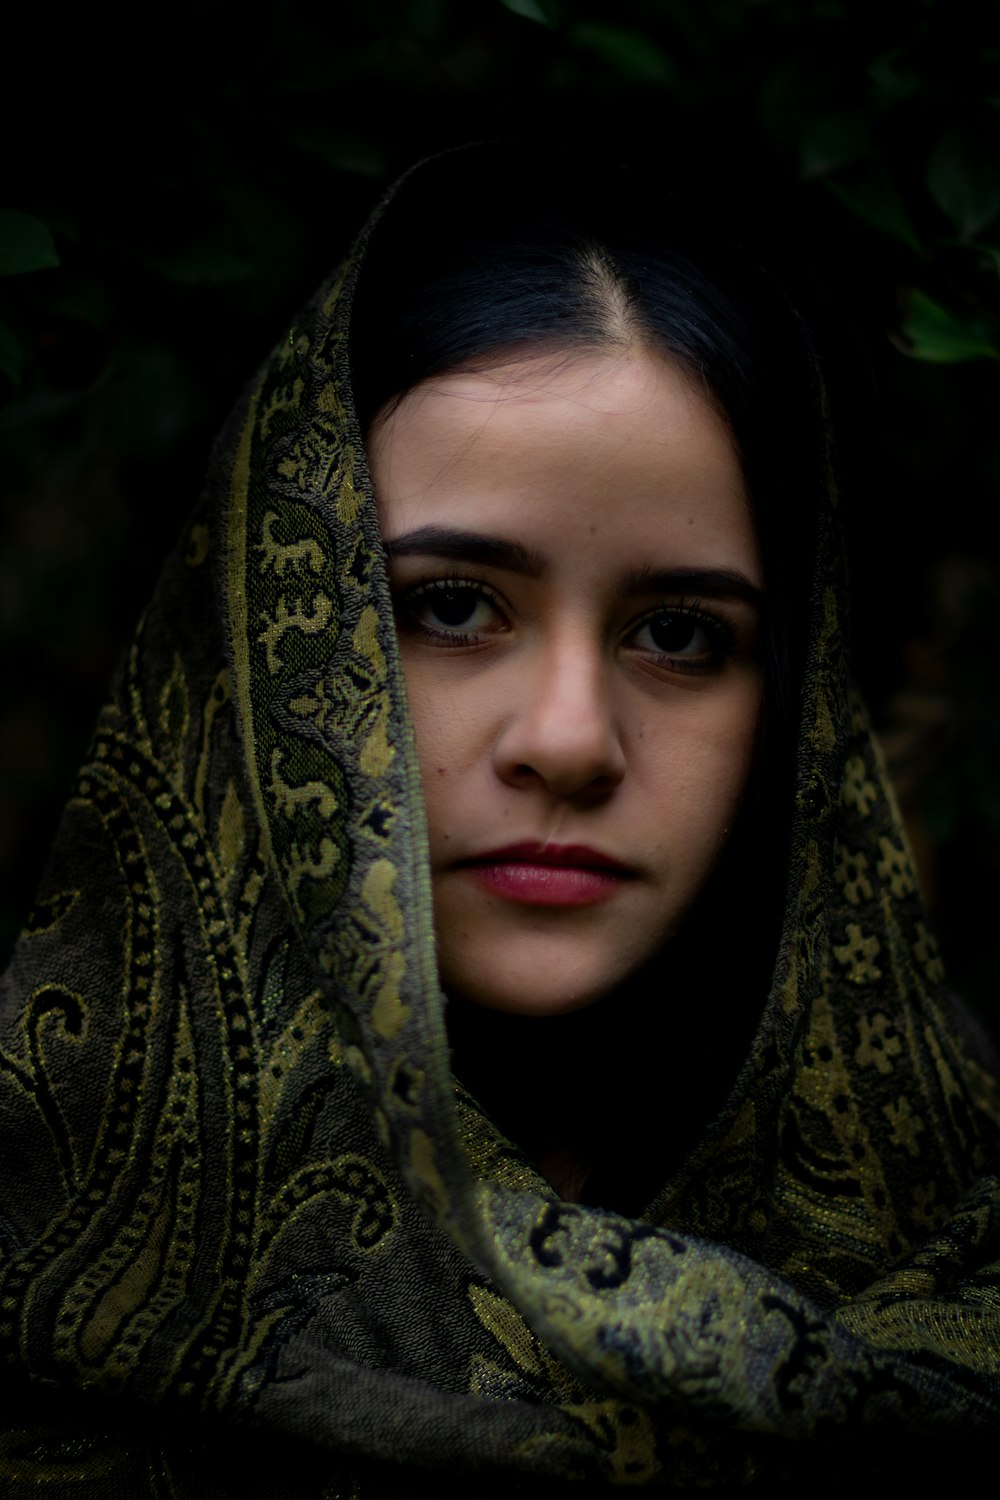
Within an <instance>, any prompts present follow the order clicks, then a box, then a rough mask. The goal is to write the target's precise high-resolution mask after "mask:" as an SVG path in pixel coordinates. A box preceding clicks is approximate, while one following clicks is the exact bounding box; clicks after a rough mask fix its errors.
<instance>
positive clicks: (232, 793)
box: [0, 148, 1000, 1496]
mask: <svg viewBox="0 0 1000 1500" xmlns="http://www.w3.org/2000/svg"><path fill="white" fill-rule="evenodd" d="M581 175H582V176H583V177H584V181H583V182H582V183H581V182H579V181H576V182H575V181H574V180H573V175H572V173H569V172H568V171H566V170H565V169H564V168H562V167H561V168H560V170H559V173H558V174H554V173H553V172H552V170H551V169H546V168H545V167H544V166H543V167H537V166H532V165H531V164H530V163H528V162H525V161H524V160H522V159H520V157H519V155H518V153H516V152H512V153H505V152H501V151H493V150H492V149H490V148H478V149H477V150H476V151H474V152H471V153H468V154H457V155H455V156H453V157H449V158H444V159H441V160H440V161H438V162H436V163H431V164H428V165H426V166H424V167H423V168H421V169H420V170H419V171H418V172H416V173H415V174H412V175H411V177H410V178H408V179H407V180H405V181H404V183H403V185H402V186H401V187H400V188H399V189H397V192H396V195H395V197H394V198H393V199H392V200H391V201H390V203H389V205H388V207H387V208H386V209H385V210H384V212H383V215H382V217H381V218H380V219H378V220H377V221H376V224H375V226H374V228H373V229H372V230H370V231H369V234H368V235H367V236H366V237H364V238H363V240H362V243H361V247H360V249H359V251H358V255H357V256H356V257H355V259H354V260H353V261H352V262H351V263H350V264H349V265H348V267H347V268H346V270H345V271H343V272H341V273H339V274H338V276H337V277H335V278H334V280H333V282H332V283H331V284H330V285H329V286H327V287H326V288H325V289H324V290H323V292H322V293H321V295H320V298H319V299H318V301H317V303H316V304H315V305H314V306H313V308H311V309H310V310H309V312H308V313H307V314H306V316H305V318H304V319H303V321H302V322H301V323H300V324H299V325H297V326H296V327H295V328H293V329H292V331H291V332H290V334H289V335H288V338H287V339H286V340H285V341H284V342H283V344H282V345H281V347H280V348H279V350H278V351H277V352H276V354H275V356H274V358H273V359H272V360H271V362H270V363H269V364H268V366H267V367H266V369H265V371H264V372H263V375H262V376H261V378H260V380H259V381H258V382H257V383H256V384H255V386H254V388H253V389H252V391H251V393H250V395H249V396H248V398H247V400H246V401H245V402H244V403H243V404H241V406H240V408H239V409H238V411H237V414H236V416H235V418H234V421H233V424H232V426H231V428H230V429H229V431H228V433H227V434H226V435H224V438H223V440H222V443H221V444H220V448H219V452H218V455H217V459H216V463H215V467H214V473H213V479H212V483H211V485H210V494H209V497H208V501H207V502H206V508H205V510H204V511H203V512H202V513H201V514H200V515H199V517H198V518H197V519H196V521H195V522H194V524H193V525H192V527H191V528H190V530H189V532H188V535H187V537H186V539H185V546H184V549H183V550H182V552H181V553H179V554H178V556H177V557H176V558H175V559H173V560H172V561H171V563H170V564H168V567H167V569H166V572H165V574H164V577H163V579H162V581H161V585H160V587H159V589H158V591H157V595H156V597H155V599H154V601H153V603H152V605H151V607H150V610H149V611H148V613H147V615H146V616H145V618H144V620H143V622H142V625H141V627H140V630H139V632H138V635H137V638H136V642H135V644H134V646H133V649H132V651H131V653H130V655H129V658H128V660H127V663H126V665H125V668H124V671H123V675H122V679H121V681H120V683H119V685H118V688H117V691H116V695H115V698H114V700H113V702H112V705H111V706H110V707H109V709H108V710H107V712H106V713H105V715H104V716H103V717H102V719H101V721H100V724H99V726H98V732H97V736H96V739H95V747H94V752H93V755H92V757H91V759H90V761H89V763H88V765H87V766H86V767H85V768H84V771H83V772H82V773H81V778H80V782H79V786H78V789H77V792H76V794H75V796H74V799H73V801H72V802H71V804H70V807H69V809H68V812H67V818H66V823H65V825H64V828H63V831H62V833H61V835H60V840H59V843H58V845H57V849H56V852H55V855H54V858H53V862H52V866H51V868H50V871H49V874H48V876H47V878H46V884H45V887H44V889H43V892H42V895H41V897H40V899H39V903H38V905H37V907H36V910H35V912H34V913H33V915H32V918H31V921H30V922H29V925H28V929H27V931H26V934H25V936H24V938H23V940H22V943H21V945H20V947H19V949H18V953H17V955H16V957H15V961H14V965H13V967H12V969H11V971H10V974H9V975H8V978H7V981H6V983H7V992H6V993H7V996H8V998H7V1000H6V1005H5V1012H4V1014H5V1018H6V1029H5V1033H4V1049H5V1050H4V1054H3V1088H4V1095H3V1098H4V1110H5V1115H4V1128H5V1132H6V1134H5V1140H7V1141H8V1142H11V1143H12V1146H13V1148H14V1149H12V1151H11V1155H10V1161H9V1163H8V1166H7V1168H6V1171H7V1174H8V1175H7V1186H6V1188H5V1193H4V1200H3V1201H4V1213H5V1220H4V1246H5V1260H4V1263H3V1277H4V1279H3V1286H2V1290H0V1306H2V1307H3V1310H4V1313H5V1319H4V1322H3V1324H0V1338H2V1339H3V1341H4V1342H3V1351H4V1357H5V1359H6V1362H7V1366H8V1368H9V1370H10V1371H11V1380H12V1389H13V1390H14V1392H15V1396H14V1399H15V1400H16V1401H17V1402H19V1403H21V1406H20V1407H15V1408H14V1410H15V1411H16V1412H17V1411H20V1412H21V1415H20V1416H19V1417H18V1423H19V1425H18V1427H17V1430H16V1432H15V1433H14V1435H13V1436H11V1437H10V1438H9V1440H8V1442H7V1445H6V1448H5V1449H4V1452H5V1454H6V1458H5V1459H4V1460H3V1461H4V1462H6V1463H7V1470H8V1472H7V1475H6V1477H5V1482H6V1483H7V1487H8V1490H9V1492H10V1493H19V1492H20V1491H18V1490H17V1489H16V1488H15V1487H16V1486H18V1485H20V1486H22V1488H23V1490H24V1492H25V1493H27V1492H28V1490H29V1489H30V1492H31V1493H32V1494H37V1493H38V1489H39V1485H40V1484H41V1483H42V1482H43V1481H44V1482H45V1483H47V1484H48V1485H49V1486H50V1492H52V1493H58V1492H59V1491H60V1489H63V1488H65V1489H66V1490H73V1488H74V1486H75V1487H76V1489H75V1492H76V1493H80V1492H81V1487H82V1486H85V1485H86V1484H88V1483H90V1484H91V1485H94V1484H97V1483H99V1484H100V1485H101V1486H103V1488H101V1489H99V1490H98V1491H97V1492H99V1493H102V1494H116V1493H117V1494H142V1493H163V1492H164V1491H165V1492H166V1493H180V1494H200V1493H207V1494H219V1493H222V1494H228V1493H234V1494H235V1493H240V1492H250V1493H254V1492H256V1493H260V1494H275V1495H277V1494H302V1495H306V1494H311V1495H317V1496H318V1495H337V1496H339V1495H353V1494H361V1495H369V1494H371V1495H405V1494H409V1493H412V1492H413V1489H414V1488H415V1487H416V1486H417V1485H418V1484H419V1482H420V1479H419V1476H420V1473H421V1472H422V1471H427V1470H430V1471H431V1473H432V1475H433V1480H434V1483H435V1484H436V1485H437V1487H438V1488H439V1489H444V1490H445V1492H446V1493H454V1494H467V1493H469V1491H470V1489H472V1487H473V1486H474V1487H475V1488H476V1489H478V1490H486V1491H489V1488H490V1486H491V1485H492V1486H495V1487H496V1490H497V1493H501V1492H502V1493H507V1492H508V1491H513V1492H515V1493H516V1492H517V1491H518V1489H519V1488H523V1489H524V1490H525V1491H530V1490H531V1489H532V1488H533V1487H538V1488H542V1487H544V1488H545V1489H546V1491H547V1492H548V1491H549V1490H551V1489H552V1488H553V1487H554V1486H558V1485H559V1484H560V1483H561V1482H565V1483H566V1484H567V1485H571V1484H575V1485H576V1487H577V1488H578V1489H579V1486H580V1485H581V1484H582V1483H585V1482H588V1481H589V1482H591V1483H593V1484H595V1485H597V1486H598V1487H601V1486H605V1485H608V1484H612V1483H640V1484H649V1485H653V1486H656V1485H669V1484H675V1483H684V1482H699V1483H732V1482H740V1481H743V1482H749V1481H753V1480H764V1479H767V1478H772V1479H773V1478H781V1477H785V1478H789V1477H794V1476H795V1475H796V1474H799V1475H801V1474H802V1473H804V1472H806V1473H807V1472H811V1471H812V1470H813V1469H814V1467H815V1465H816V1463H817V1462H822V1463H823V1464H824V1465H825V1466H827V1467H830V1466H835V1465H836V1463H837V1462H842V1461H843V1456H844V1454H845V1453H849V1454H850V1456H851V1458H852V1459H854V1460H856V1456H857V1445H858V1443H859V1442H860V1441H861V1440H862V1438H864V1441H865V1443H866V1445H867V1446H866V1450H865V1461H866V1463H868V1464H869V1465H870V1463H871V1462H872V1460H873V1459H877V1458H878V1456H879V1455H880V1454H881V1455H884V1456H885V1457H886V1459H887V1461H888V1462H891V1463H892V1464H893V1472H894V1473H898V1465H899V1462H900V1457H901V1454H903V1453H906V1452H909V1451H912V1447H913V1443H914V1441H915V1439H914V1437H913V1434H919V1435H924V1434H926V1433H928V1432H930V1433H931V1434H932V1436H933V1434H935V1433H938V1434H940V1433H945V1434H947V1432H948V1431H949V1430H951V1431H955V1430H959V1431H961V1432H963V1433H964V1434H966V1435H968V1434H969V1433H976V1432H979V1431H988V1430H990V1429H991V1428H993V1427H995V1425H996V1422H997V1417H998V1411H1000V1389H998V1380H997V1375H998V1364H1000V1358H998V1355H997V1348H998V1338H997V1320H996V1313H995V1305H996V1282H997V1271H996V1264H995V1262H996V1258H997V1253H998V1252H997V1209H998V1202H1000V1200H998V1197H997V1195H996V1191H995V1183H994V1181H993V1179H991V1178H990V1177H988V1176H987V1175H986V1168H987V1166H988V1161H989V1157H990V1155H991V1153H992V1152H994V1151H995V1145H996V1129H997V1111H996V1108H995V1105H994V1104H993V1103H991V1097H992V1096H991V1095H990V1080H989V1078H988V1075H987V1074H986V1073H985V1071H984V1069H983V1068H982V1067H981V1066H980V1065H979V1064H978V1063H977V1061H976V1060H975V1058H974V1057H972V1056H970V1052H969V1048H968V1046H967V1044H966V1043H965V1042H964V1041H963V1039H962V1037H961V1036H960V1035H959V1034H958V1030H957V1023H956V1020H955V1017H954V1015H953V1013H952V1008H951V1006H950V1004H949V1002H948V999H947V996H946V994H945V992H944V991H943V990H942V988H941V983H940V975H939V973H938V968H937V960H936V957H935V953H934V949H933V945H932V942H931V939H930V937H929V936H928V934H927V932H926V930H925V928H924V927H923V924H922V917H921V911H920V905H919V900H918V898H917V896H916V893H915V889H914V885H913V879H912V874H911V870H910V865H909V861H908V858H907V855H906V852H905V849H904V847H903V844H902V842H901V837H900V833H899V829H898V824H897V821H896V819H895V815H894V813H893V811H892V807H891V804H890V801H889V799H888V795H887V792H886V790H885V787H884V782H883V779H882V776H881V772H880V770H879V767H878V763H877V760H876V758H875V754H874V751H873V748H872V744H871V741H870V738H869V736H868V733H867V730H866V727H865V721H864V717H863V715H862V713H861V710H860V708H859V707H858V706H857V704H856V702H855V701H854V700H853V698H852V697H850V696H849V691H848V684H847V679H846V674H845V668H844V661H843V647H842V640H841V632H840V625H839V618H838V612H839V609H840V604H841V596H842V588H841V582H840V572H839V562H838V555H837V549H836V540H835V532H834V527H833V508H834V500H833V493H832V480H831V476H830V464H829V458H828V455H827V450H826V442H825V432H824V417H823V408H822V396H821V392H820V389H819V384H818V379H817V377H816V374H815V367H814V363H813V360H812V358H811V355H810V352H809V349H808V344H807V342H806V340H805V338H804V336H803V334H802V333H801V331H800V329H799V327H798V324H797V321H796V319H795V317H794V315H793V314H792V313H791V311H790V310H789V309H788V308H787V306H786V305H785V303H784V301H783V299H782V298H781V297H780V295H779V294H778V293H777V292H775V291H774V290H773V289H772V288H771V287H770V286H769V284H768V283H767V281H766V279H765V278H764V277H763V276H761V275H759V274H758V273H756V272H755V271H753V269H752V267H751V268H749V269H745V268H740V266H739V264H738V262H734V261H733V262H731V258H730V257H728V256H726V255H724V254H723V253H722V252H721V251H719V250H717V248H716V247H715V246H716V242H715V241H714V240H712V241H711V242H710V243H709V245H708V246H707V247H706V246H705V245H698V244H697V243H696V242H695V241H694V240H693V239H692V238H691V237H690V236H688V235H687V234H684V233H683V232H681V231H682V226H681V227H679V226H667V228H664V225H663V223H662V216H661V215H660V213H659V212H656V213H654V212H652V211H651V210H649V209H648V208H645V207H643V205H642V204H641V202H638V201H637V194H636V193H635V192H634V191H633V190H631V189H630V188H629V187H628V186H627V185H625V186H622V185H621V184H620V183H619V182H618V181H617V179H616V178H615V176H614V174H607V175H606V176H605V177H604V178H602V179H601V181H600V183H599V184H598V185H597V186H596V187H595V184H594V181H593V171H592V168H591V167H590V164H588V167H587V171H586V172H585V173H583V174H581ZM359 265H360V268H361V269H360V275H359V270H358V267H359ZM488 289H491V290H488ZM512 289H513V291H512ZM487 291H488V294H487ZM522 293H523V295H522ZM369 471H370V479H369ZM807 560H808V561H807ZM217 601H218V602H217ZM394 621H395V623H394ZM442 990H443V993H442ZM452 1054H453V1065H454V1075H455V1076H453V1071H452ZM456 1076H457V1082H456ZM26 1375H27V1376H29V1377H30V1379H31V1381H32V1382H33V1384H27V1383H26V1382H25V1376H26ZM43 1382H48V1384H47V1385H46V1384H43ZM52 1382H57V1383H58V1384H57V1386H53V1385H52V1384H51V1383H52ZM73 1389H76V1390H78V1391H79V1390H83V1391H86V1392H88V1393H91V1394H89V1395H88V1399H86V1400H83V1398H81V1402H82V1404H81V1405H80V1406H79V1407H78V1408H74V1407H73V1406H72V1398H71V1397H70V1395H69V1394H68V1392H70V1391H71V1390H73ZM126 1403H129V1404H128V1406H127V1407H126ZM126 1410H127V1411H128V1414H129V1415H128V1421H127V1422H125V1421H123V1418H122V1414H123V1413H124V1412H125V1411H126ZM53 1413H58V1414H59V1419H60V1421H62V1422H67V1421H70V1420H72V1422H73V1423H75V1424H76V1425H74V1426H72V1428H70V1429H68V1430H69V1432H70V1437H67V1435H66V1433H67V1429H66V1428H64V1427H61V1428H59V1429H58V1430H57V1431H53V1429H52V1425H51V1424H52V1423H53V1422H54V1421H55V1417H54V1415H53ZM189 1413H190V1416H189V1415H188V1414H189ZM196 1413H203V1414H208V1415H209V1416H210V1417H211V1418H213V1419H214V1425H213V1424H211V1423H210V1424H209V1425H208V1426H207V1427H203V1426H198V1425H195V1424H194V1422H193V1417H194V1415H195V1414H196ZM150 1414H152V1415H150ZM220 1419H221V1420H220ZM40 1422H41V1423H45V1422H48V1423H49V1424H50V1425H49V1428H48V1429H46V1430H44V1431H40V1429H39V1426H38V1424H39V1423H40ZM237 1424H240V1426H241V1427H242V1428H243V1429H245V1433H246V1436H245V1437H243V1436H240V1438H239V1439H238V1440H234V1439H233V1438H232V1433H233V1431H234V1429H235V1428H236V1425H237ZM255 1434H257V1435H258V1436H255ZM259 1434H263V1437H260V1436H259ZM844 1435H847V1436H848V1437H849V1438H850V1440H851V1446H850V1447H846V1446H845V1445H844V1444H843V1442H842V1441H841V1439H842V1437H843V1436H844ZM791 1439H797V1440H800V1441H798V1442H791V1441H789V1440H791ZM803 1439H805V1440H810V1441H808V1442H805V1443H803V1442H802V1441H801V1440H803ZM831 1440H832V1441H831ZM938 1440H939V1441H941V1439H940V1438H939V1439H938ZM938 1451H939V1450H938V1449H937V1448H933V1447H932V1448H931V1449H930V1450H928V1451H924V1450H922V1451H921V1455H920V1462H921V1466H922V1468H923V1469H926V1465H927V1463H928V1462H930V1461H932V1459H933V1455H934V1453H936V1452H938ZM948 1452H949V1454H950V1450H948ZM948 1461H949V1462H950V1457H949V1459H948ZM220 1465H221V1466H222V1467H218V1466H220ZM0 1472H2V1471H0ZM95 1476H96V1477H95ZM157 1486H159V1488H157ZM43 1492H44V1491H43Z"/></svg>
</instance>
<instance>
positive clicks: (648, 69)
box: [570, 21, 676, 86]
mask: <svg viewBox="0 0 1000 1500" xmlns="http://www.w3.org/2000/svg"><path fill="white" fill-rule="evenodd" d="M570 34H571V36H572V38H573V40H574V41H575V42H576V43H577V44H578V45H579V46H581V47H585V48H586V49H587V51H588V52H593V53H594V54H595V56H597V57H599V58H600V59H601V61H602V62H604V63H607V64H608V66H609V67H610V68H613V69H614V71H615V72H616V73H621V74H622V75H623V76H624V77H626V78H630V79H632V80H634V81H635V82H637V83H659V84H666V85H668V86H671V85H673V84H674V83H675V82H676V72H675V69H674V66H673V63H672V62H671V61H670V59H669V58H668V57H667V55H666V54H665V53H664V52H661V51H660V49H659V47H657V46H656V45H655V44H654V43H653V42H651V41H650V39H649V38H648V37H647V36H643V35H642V33H641V32H638V31H634V30H632V28H631V27H627V26H608V25H605V24H604V22H600V21H588V22H582V23H581V24H580V25H578V26H574V27H573V28H572V30H571V33H570Z"/></svg>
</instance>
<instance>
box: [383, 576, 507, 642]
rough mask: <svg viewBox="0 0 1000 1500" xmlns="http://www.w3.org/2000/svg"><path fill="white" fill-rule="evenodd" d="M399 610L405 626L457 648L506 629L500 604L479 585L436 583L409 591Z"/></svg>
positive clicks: (443, 579) (404, 596) (400, 602)
mask: <svg viewBox="0 0 1000 1500" xmlns="http://www.w3.org/2000/svg"><path fill="white" fill-rule="evenodd" d="M398 608H399V612H400V614H401V615H402V621H403V623H404V624H409V625H410V627H411V628H414V629H416V630H418V631H420V632H421V633H422V634H424V635H429V636H436V637H438V638H439V639H444V640H447V641H457V642H459V643H460V644H461V643H465V642H467V641H469V640H477V639H479V638H480V637H482V636H486V635H495V634H496V633H497V632H498V631H502V630H504V629H506V623H505V621H504V618H503V615H502V614H501V611H500V607H499V604H498V603H497V601H496V599H494V597H493V596H492V594H491V593H490V592H489V591H488V590H487V589H485V588H484V587H483V586H482V585H481V584H474V583H463V582H461V581H454V582H453V581H451V580H450V579H445V578H440V579H435V580H434V581H433V582H432V583H424V584H420V585H419V586H418V587H417V588H414V589H410V590H409V591H408V592H407V593H405V594H404V595H403V597H402V599H401V600H400V601H399V606H398Z"/></svg>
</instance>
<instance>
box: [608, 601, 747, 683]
mask: <svg viewBox="0 0 1000 1500" xmlns="http://www.w3.org/2000/svg"><path fill="white" fill-rule="evenodd" d="M632 640H633V643H634V644H635V645H636V646H637V647H638V648H639V650H640V651H647V652H650V653H651V654H652V655H654V656H656V658H657V659H658V661H659V662H660V663H662V664H663V665H667V666H670V667H673V668H675V669H676V670H678V671H683V672H711V671H713V670H715V669H717V668H718V667H719V666H721V665H722V662H723V659H724V658H725V657H726V656H728V655H730V654H731V653H732V649H733V637H732V630H731V628H730V626H729V625H728V624H727V623H726V622H725V621H724V620H720V619H718V618H717V617H716V616H714V615H709V614H705V613H703V612H702V611H700V610H692V609H690V608H677V609H662V610H658V611H657V612H656V613H655V614H652V615H647V616H646V618H645V619H644V620H640V622H639V624H638V625H637V626H636V628H635V631H634V632H633V636H632Z"/></svg>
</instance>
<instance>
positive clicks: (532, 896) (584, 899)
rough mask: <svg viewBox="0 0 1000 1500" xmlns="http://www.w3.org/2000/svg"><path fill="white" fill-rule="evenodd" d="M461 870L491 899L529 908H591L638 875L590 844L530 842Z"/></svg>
mask: <svg viewBox="0 0 1000 1500" xmlns="http://www.w3.org/2000/svg"><path fill="white" fill-rule="evenodd" d="M459 868H460V869H465V870H468V871H469V873H470V875H471V876H472V877H473V879H474V880H475V881H476V882H477V883H478V884H479V885H481V886H484V887H485V889H486V890H488V891H489V892H490V893H491V895H494V896H500V897H502V898H503V899H504V900H507V901H519V902H522V903H524V904H526V905H529V906H592V905H593V904H594V903H595V902H598V901H606V900H607V899H608V897H609V896H613V895H614V894H615V892H616V891H618V890H620V889H621V887H622V885H623V884H624V883H625V882H626V881H628V880H631V879H633V878H634V875H635V872H634V870H630V869H629V868H628V866H627V865H623V864H622V863H621V861H620V860H617V859H612V857H611V856H610V855H608V854H604V853H602V852H601V851H600V850H599V849H591V848H589V847H588V846H587V845H585V844H542V843H539V842H537V841H529V842H525V843H520V844H508V845H506V846H505V847H504V848H503V849H491V850H489V851H488V852H486V853H484V854H478V855H475V856H474V857H473V858H472V859H466V860H462V861H461V863H460V865H459Z"/></svg>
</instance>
